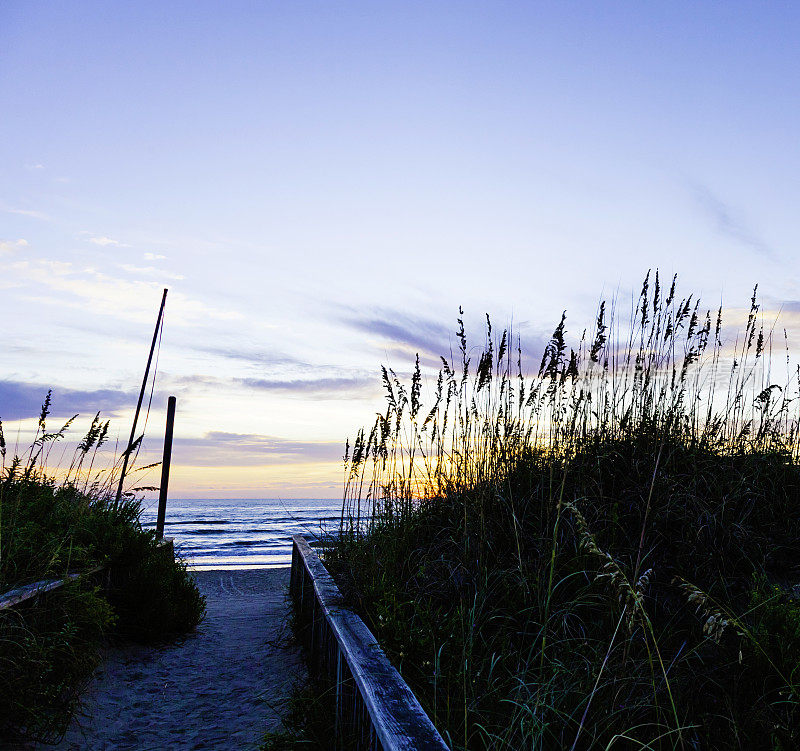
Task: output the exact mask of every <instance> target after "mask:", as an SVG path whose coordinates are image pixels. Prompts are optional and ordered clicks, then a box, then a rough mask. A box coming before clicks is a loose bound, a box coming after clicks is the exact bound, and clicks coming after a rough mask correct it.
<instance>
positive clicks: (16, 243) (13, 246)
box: [0, 238, 30, 256]
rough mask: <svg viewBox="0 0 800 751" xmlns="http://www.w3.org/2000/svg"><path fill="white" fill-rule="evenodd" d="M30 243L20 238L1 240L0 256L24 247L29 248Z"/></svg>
mask: <svg viewBox="0 0 800 751" xmlns="http://www.w3.org/2000/svg"><path fill="white" fill-rule="evenodd" d="M29 245H30V243H29V242H28V241H27V240H23V239H22V238H20V239H19V240H0V256H10V255H12V254H13V253H16V252H17V251H18V250H20V249H22V248H27V247H28V246H29Z"/></svg>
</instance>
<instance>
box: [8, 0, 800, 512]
mask: <svg viewBox="0 0 800 751" xmlns="http://www.w3.org/2000/svg"><path fill="white" fill-rule="evenodd" d="M798 33H800V6H798V5H797V4H796V3H790V2H786V3H783V2H753V3H748V2H726V3H721V2H685V3H684V2H676V1H675V0H670V1H669V2H652V3H640V2H617V1H615V2H610V1H609V2H502V1H497V2H468V1H467V2H465V1H463V0H462V1H459V2H430V1H429V0H428V1H427V2H409V1H404V2H390V1H386V2H379V3H376V2H358V1H353V2H302V1H300V2H291V3H286V2H267V1H264V2H237V1H235V0H229V1H228V2H225V3H222V2H206V1H205V0H193V1H192V2H169V3H164V2H149V1H147V0H141V1H140V2H137V3H107V2H91V1H80V2H73V1H65V2H51V1H48V0H42V1H41V2H36V3H30V2H22V1H20V2H18V1H16V0H2V2H0V103H2V107H1V108H0V299H1V300H2V309H3V325H2V327H0V419H1V420H2V423H3V428H4V432H5V436H6V440H7V441H8V442H9V444H10V448H9V451H13V449H14V448H17V447H19V448H21V447H23V446H24V445H25V443H26V441H28V440H30V438H31V437H32V433H33V430H34V427H35V423H36V420H35V417H36V415H37V414H38V411H39V407H40V405H41V402H42V400H43V398H44V395H45V394H46V392H47V389H48V388H52V389H53V418H52V419H53V424H55V423H56V422H57V421H58V419H61V418H65V417H68V416H71V415H72V414H74V413H76V412H79V413H80V415H81V417H80V418H79V419H78V420H77V421H76V423H75V427H74V430H73V431H72V434H73V435H74V437H78V435H79V434H80V433H81V431H82V430H85V428H86V427H87V426H88V422H89V421H90V419H91V417H92V416H93V414H94V413H95V412H96V411H97V410H101V411H102V413H103V415H105V416H107V417H109V418H110V419H111V420H112V428H111V436H112V439H113V440H112V446H113V443H114V441H117V440H118V441H119V442H120V443H124V441H125V440H126V439H127V434H128V432H129V431H130V423H131V419H132V414H133V407H134V406H135V401H136V396H137V394H138V389H139V385H140V382H141V378H142V372H143V369H144V364H145V361H146V357H147V350H148V347H149V343H150V338H151V336H152V330H153V326H154V323H155V318H156V313H157V310H158V305H159V302H160V299H161V293H162V290H163V288H165V287H168V288H169V294H168V298H167V306H166V316H165V322H164V329H163V335H162V339H161V346H160V349H159V354H158V371H157V380H156V385H155V391H154V399H153V403H152V407H151V409H150V412H149V416H148V422H147V434H146V438H145V453H144V455H143V457H142V458H143V459H146V458H149V459H151V460H153V461H157V460H158V459H159V458H160V447H161V435H162V434H163V425H164V415H165V403H166V397H167V396H168V395H169V394H174V395H175V396H176V397H177V399H178V411H177V417H176V425H175V435H176V439H175V449H174V456H173V464H172V473H171V479H170V488H171V492H172V494H173V495H175V496H177V497H193V498H233V497H241V498H263V497H280V498H299V497H331V498H335V497H337V495H338V494H339V493H340V488H341V480H342V469H341V455H342V453H343V446H344V441H345V438H346V437H348V436H353V435H354V434H355V432H356V430H357V429H358V428H359V427H360V426H362V425H366V424H369V423H371V422H372V420H373V417H374V413H375V412H376V411H378V410H380V409H381V404H382V396H381V388H380V378H379V372H380V366H381V365H383V364H386V365H388V366H391V367H393V368H395V369H396V370H397V371H398V372H399V373H405V372H408V371H409V370H410V368H411V367H412V365H413V359H414V355H415V353H416V352H420V354H421V357H422V359H423V362H424V363H431V362H434V361H435V358H436V357H437V356H438V355H439V354H447V353H448V351H449V348H450V346H451V345H452V342H453V339H454V331H455V325H456V318H457V316H458V309H459V306H463V309H464V313H465V318H466V321H467V322H468V326H469V328H470V331H471V332H473V333H474V335H475V338H474V341H476V342H478V341H479V340H480V336H481V321H482V319H483V316H484V314H485V313H489V314H490V315H491V317H492V319H493V321H494V323H495V327H496V328H497V327H503V326H506V325H509V324H512V323H513V326H514V329H515V331H516V332H518V333H519V334H520V335H521V337H522V343H523V348H524V349H525V351H526V352H527V353H529V354H530V358H531V360H532V361H535V360H536V358H537V356H539V355H540V353H541V346H542V343H543V342H544V341H545V340H546V338H547V336H548V335H549V333H550V332H551V331H552V329H553V326H554V324H555V323H557V322H558V319H559V318H560V315H561V311H562V310H564V309H567V311H568V319H567V322H568V329H570V324H571V329H570V330H571V331H572V333H573V334H574V333H575V330H576V329H577V330H578V331H580V330H581V329H582V328H583V327H585V326H586V325H588V324H589V323H590V322H591V320H592V315H593V312H594V310H595V308H596V305H597V303H598V300H599V299H600V297H601V296H605V297H610V296H612V295H614V294H618V295H619V296H620V299H625V298H626V296H628V295H630V292H631V290H633V289H638V287H639V286H640V285H641V280H642V278H643V277H644V274H645V273H646V272H647V270H648V269H650V268H659V269H660V270H661V273H662V275H664V276H669V275H672V274H673V273H677V274H678V275H679V281H680V290H681V291H682V292H684V293H686V294H688V293H694V294H699V295H700V296H701V297H702V299H703V300H704V301H705V302H706V303H707V304H708V305H709V307H716V306H717V305H718V304H719V302H720V300H722V301H723V302H724V303H725V304H726V306H727V307H730V308H732V309H734V310H735V309H736V308H737V307H738V308H741V307H743V306H746V305H747V303H748V302H749V297H750V294H751V291H752V287H753V285H754V284H756V283H758V284H759V285H760V287H759V289H760V295H761V300H762V303H763V305H764V308H765V310H767V311H777V310H783V313H784V317H785V320H786V323H785V325H787V327H788V328H789V332H790V340H792V338H793V336H795V337H796V339H797V342H798V345H800V336H796V334H800V312H799V311H800V254H798V252H797V251H798V239H800V227H798V222H797V206H798V205H800V181H798V178H797V176H798V174H800V139H798V133H800V75H798V71H800V46H798V45H797V43H796V40H797V37H798ZM795 332H796V334H795ZM65 445H69V444H65ZM53 457H54V460H56V461H57V454H54V455H53ZM149 481H150V482H151V483H152V484H158V476H157V474H156V475H155V476H153V474H152V473H151V475H150V477H149Z"/></svg>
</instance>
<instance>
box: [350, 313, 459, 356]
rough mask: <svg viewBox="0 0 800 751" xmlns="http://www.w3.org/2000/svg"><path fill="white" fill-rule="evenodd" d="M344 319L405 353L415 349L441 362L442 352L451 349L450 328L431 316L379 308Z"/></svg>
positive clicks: (357, 328)
mask: <svg viewBox="0 0 800 751" xmlns="http://www.w3.org/2000/svg"><path fill="white" fill-rule="evenodd" d="M342 321H343V323H344V324H345V325H347V326H349V327H350V328H352V329H355V330H356V331H363V332H364V333H367V334H370V335H373V336H380V337H381V338H382V339H385V340H387V341H388V342H389V343H390V344H391V345H393V348H394V349H395V350H399V351H401V352H403V354H407V353H408V352H409V351H416V352H420V353H421V354H426V355H428V356H429V357H431V358H433V359H434V360H436V361H437V362H438V358H439V356H440V355H445V354H447V353H448V352H449V351H450V330H449V328H448V327H447V326H444V325H442V324H440V323H438V322H436V321H431V320H429V319H425V318H419V317H417V316H410V315H408V314H406V313H402V312H400V311H396V310H387V309H384V308H379V309H376V310H375V311H374V312H372V313H371V314H369V315H348V316H345V317H343V319H342Z"/></svg>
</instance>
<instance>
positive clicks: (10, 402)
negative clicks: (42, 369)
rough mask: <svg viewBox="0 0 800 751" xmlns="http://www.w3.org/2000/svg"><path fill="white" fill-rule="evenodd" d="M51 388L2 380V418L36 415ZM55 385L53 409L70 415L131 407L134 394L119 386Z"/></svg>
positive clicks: (58, 412)
mask: <svg viewBox="0 0 800 751" xmlns="http://www.w3.org/2000/svg"><path fill="white" fill-rule="evenodd" d="M49 388H51V387H49V386H45V385H42V384H36V383H25V382H22V381H0V420H3V421H6V420H23V419H26V418H29V417H37V416H38V415H39V413H40V411H41V407H42V402H43V401H44V398H45V396H46V395H47V390H48V389H49ZM52 388H53V397H52V413H53V414H54V415H58V416H66V417H71V416H72V415H74V414H89V413H91V414H94V413H95V412H97V411H98V410H101V411H102V412H104V413H109V412H114V411H116V410H118V409H120V408H124V407H130V406H131V405H132V404H133V403H134V400H135V398H136V396H135V394H133V393H128V392H126V391H121V390H117V389H98V390H95V391H80V390H75V389H67V388H60V387H58V386H55V387H52Z"/></svg>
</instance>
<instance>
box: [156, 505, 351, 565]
mask: <svg viewBox="0 0 800 751" xmlns="http://www.w3.org/2000/svg"><path fill="white" fill-rule="evenodd" d="M341 503H342V502H341V501H340V500H331V499H327V500H326V499H304V500H278V499H273V498H265V499H262V500H241V499H226V500H219V499H215V500H196V499H192V500H190V499H181V498H170V499H169V501H168V503H167V513H166V522H165V524H164V537H171V538H173V540H174V543H175V550H176V552H177V553H178V554H179V555H181V556H182V557H183V558H185V559H186V561H187V562H188V564H189V567H190V568H193V569H196V570H209V569H237V568H275V567H279V566H288V565H290V563H291V561H292V535H296V534H302V535H305V536H306V537H307V538H313V537H319V536H320V535H321V534H324V533H325V532H326V531H335V530H336V529H338V525H339V517H340V513H341ZM157 513H158V501H157V500H154V501H145V503H144V504H143V513H142V525H143V526H145V527H153V528H154V527H155V525H156V516H157Z"/></svg>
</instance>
